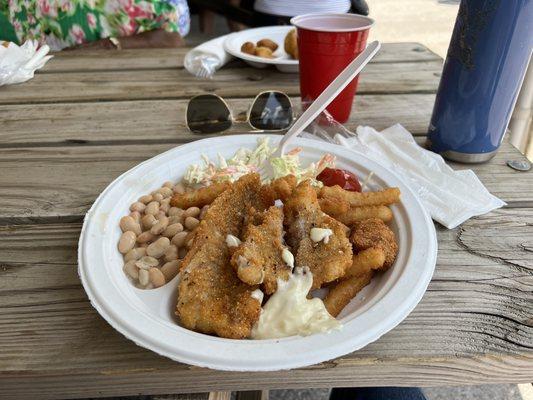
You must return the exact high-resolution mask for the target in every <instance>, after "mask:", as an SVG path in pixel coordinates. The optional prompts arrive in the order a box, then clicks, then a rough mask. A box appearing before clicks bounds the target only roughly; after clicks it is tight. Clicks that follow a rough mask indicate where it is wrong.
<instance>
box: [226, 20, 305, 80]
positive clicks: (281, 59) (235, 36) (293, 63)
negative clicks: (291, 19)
mask: <svg viewBox="0 0 533 400" xmlns="http://www.w3.org/2000/svg"><path fill="white" fill-rule="evenodd" d="M292 29H294V26H265V27H262V28H254V29H246V30H244V31H239V32H235V33H232V34H231V35H229V36H228V37H227V38H226V40H225V41H224V50H226V51H227V52H228V53H230V54H231V55H233V56H235V57H237V58H240V59H241V60H244V62H246V63H247V64H249V65H251V66H252V67H255V68H266V67H268V66H269V65H274V66H275V67H276V68H277V69H278V70H279V71H281V72H289V73H291V72H298V60H295V59H293V58H292V57H291V56H290V55H288V54H287V53H286V52H285V50H284V48H283V44H284V42H285V36H287V33H289V31H290V30H292ZM261 39H270V40H273V41H274V42H276V43H277V44H278V48H277V50H276V51H275V52H274V57H275V58H263V57H257V56H253V55H251V54H247V53H243V52H242V51H241V46H242V45H243V43H245V42H252V43H254V44H255V43H257V42H258V41H259V40H261Z"/></svg>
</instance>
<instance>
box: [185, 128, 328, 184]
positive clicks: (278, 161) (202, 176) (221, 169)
mask: <svg viewBox="0 0 533 400" xmlns="http://www.w3.org/2000/svg"><path fill="white" fill-rule="evenodd" d="M257 143H258V144H257V147H256V148H255V149H254V150H250V149H246V148H240V149H239V150H237V152H236V153H235V154H234V156H233V157H232V158H229V159H227V160H226V159H225V158H224V157H222V155H221V154H218V157H217V158H218V163H217V164H218V165H217V164H215V163H214V162H212V161H211V160H209V158H208V157H207V156H205V155H203V156H202V159H203V161H204V165H198V164H193V165H191V166H189V168H188V169H187V172H186V173H185V177H184V181H185V182H186V183H188V184H190V185H203V186H208V185H210V184H212V183H214V182H222V181H230V182H234V181H236V180H238V179H239V178H240V177H241V176H243V175H246V174H249V173H251V172H257V171H258V169H259V167H260V166H261V165H262V164H263V163H264V162H265V161H266V160H269V161H270V163H271V165H272V169H273V170H274V176H272V177H271V179H276V178H280V177H283V176H286V175H289V174H293V175H294V176H296V178H297V180H298V182H300V181H302V180H305V179H310V180H311V181H312V183H313V184H314V185H321V182H319V181H317V180H316V179H315V178H316V176H317V175H318V174H319V173H320V172H322V171H323V170H324V168H326V167H333V166H334V164H335V157H333V156H332V155H330V154H326V155H324V156H323V157H321V158H320V160H319V161H318V162H316V163H311V164H309V165H308V166H307V167H302V166H301V165H300V158H299V153H300V152H301V151H302V149H301V148H296V149H293V150H291V151H290V152H289V153H287V154H285V155H283V156H282V157H275V158H274V157H272V154H273V153H274V151H275V148H274V147H272V146H270V144H269V138H268V137H265V138H260V139H258V140H257Z"/></svg>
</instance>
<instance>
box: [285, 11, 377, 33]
mask: <svg viewBox="0 0 533 400" xmlns="http://www.w3.org/2000/svg"><path fill="white" fill-rule="evenodd" d="M324 17H335V18H337V19H339V20H344V22H345V23H346V22H348V23H354V22H356V21H357V22H358V23H359V26H351V27H346V28H333V27H331V28H330V27H326V26H319V27H316V26H312V25H311V24H309V23H310V22H311V23H312V22H313V21H316V20H318V19H320V18H324ZM374 23H375V21H374V20H373V19H372V18H369V17H365V16H363V15H358V14H337V13H315V14H303V15H297V16H296V17H293V18H291V24H292V25H294V26H295V27H297V28H300V29H306V30H309V31H316V32H357V31H364V30H367V29H370V27H371V26H372V25H374Z"/></svg>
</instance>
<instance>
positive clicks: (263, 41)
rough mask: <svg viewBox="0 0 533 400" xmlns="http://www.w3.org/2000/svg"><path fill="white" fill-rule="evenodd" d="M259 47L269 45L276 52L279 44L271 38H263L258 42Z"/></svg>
mask: <svg viewBox="0 0 533 400" xmlns="http://www.w3.org/2000/svg"><path fill="white" fill-rule="evenodd" d="M257 47H267V48H269V49H270V50H272V51H273V52H274V51H276V50H277V49H278V44H277V43H276V42H274V41H273V40H270V39H261V40H260V41H259V42H257Z"/></svg>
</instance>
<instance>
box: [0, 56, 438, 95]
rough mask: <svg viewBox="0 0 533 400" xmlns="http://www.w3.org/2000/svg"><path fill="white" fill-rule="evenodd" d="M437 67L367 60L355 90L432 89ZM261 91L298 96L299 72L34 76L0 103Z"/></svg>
mask: <svg viewBox="0 0 533 400" xmlns="http://www.w3.org/2000/svg"><path fill="white" fill-rule="evenodd" d="M441 70H442V62H441V61H421V62H405V63H375V64H369V65H368V66H367V67H366V68H365V70H364V71H363V72H362V73H361V79H360V81H359V86H358V93H360V94H365V93H366V94H385V93H434V92H435V91H436V89H437V85H438V83H439V77H440V73H441ZM264 90H281V91H284V92H286V93H287V94H289V95H299V91H300V90H299V81H298V75H297V74H281V73H279V72H277V71H275V70H272V69H254V68H251V67H244V68H233V69H221V70H220V71H218V73H217V74H216V75H215V77H214V78H213V79H211V80H205V79H196V78H194V77H192V76H191V75H190V74H189V73H188V72H187V71H185V70H184V69H162V70H152V71H151V70H146V71H145V70H134V71H94V72H69V73H62V74H38V75H36V76H35V78H34V79H32V80H30V81H28V82H26V83H24V84H23V85H11V86H4V87H2V88H0V104H17V103H54V102H84V101H89V100H92V101H103V100H106V101H116V100H142V99H188V98H190V97H191V96H194V95H197V94H201V93H217V94H219V95H221V96H226V97H253V96H255V95H256V94H257V93H259V92H261V91H264Z"/></svg>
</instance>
